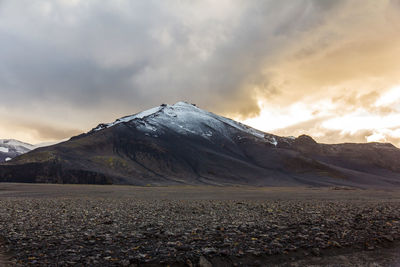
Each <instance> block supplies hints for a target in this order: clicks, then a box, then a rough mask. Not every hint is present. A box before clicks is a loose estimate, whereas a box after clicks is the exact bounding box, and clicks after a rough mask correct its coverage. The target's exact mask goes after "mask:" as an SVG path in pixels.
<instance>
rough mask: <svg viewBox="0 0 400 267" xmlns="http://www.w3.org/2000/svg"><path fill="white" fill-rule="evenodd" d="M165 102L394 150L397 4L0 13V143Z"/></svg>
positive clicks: (399, 93) (123, 1)
mask: <svg viewBox="0 0 400 267" xmlns="http://www.w3.org/2000/svg"><path fill="white" fill-rule="evenodd" d="M179 100H186V101H188V102H192V103H196V104H197V105H198V106H200V107H202V108H204V109H208V110H210V111H213V112H215V113H218V114H222V115H225V116H228V117H232V118H234V119H238V120H241V121H243V122H245V123H247V124H249V125H252V126H254V127H256V128H259V129H261V130H265V131H268V132H271V133H275V134H279V135H293V136H297V135H300V134H309V135H311V136H313V137H314V138H315V139H316V140H318V141H320V142H326V143H338V142H366V141H387V142H392V143H394V144H396V145H397V146H400V0H392V1H390V0H379V1H377V0H347V1H341V0H314V1H312V0H298V1H292V0H279V1H276V0H273V1H272V0H271V1H268V0H262V1H257V0H253V1H247V0H238V1H233V0H232V1H228V0H215V1H211V0H208V1H207V0H201V1H200V0H199V1H196V0H193V1H181V0H176V1H175V0H168V1H158V0H155V1H151V0H146V1H134V0H113V1H100V0H97V1H96V0H81V1H80V0H49V1H46V0H0V138H16V139H20V140H23V141H27V142H31V143H37V142H43V141H51V140H59V139H63V138H66V137H70V136H72V135H75V134H78V133H81V132H85V131H88V130H90V129H91V128H93V127H94V126H96V125H97V124H98V123H100V122H109V121H114V120H115V119H116V118H118V117H121V116H124V115H129V114H133V113H136V112H138V111H141V110H143V109H147V108H150V107H153V106H156V105H159V104H161V103H169V104H173V103H175V102H177V101H179Z"/></svg>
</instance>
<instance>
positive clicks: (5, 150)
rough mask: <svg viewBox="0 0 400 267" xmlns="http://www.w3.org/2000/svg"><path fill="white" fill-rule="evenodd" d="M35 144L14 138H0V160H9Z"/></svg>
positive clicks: (25, 151) (32, 147) (33, 147)
mask: <svg viewBox="0 0 400 267" xmlns="http://www.w3.org/2000/svg"><path fill="white" fill-rule="evenodd" d="M35 148H36V146H34V145H31V144H27V143H24V142H21V141H18V140H14V139H0V162H5V161H9V160H11V159H12V158H15V157H16V156H19V155H22V154H24V153H27V152H29V151H31V150H33V149H35Z"/></svg>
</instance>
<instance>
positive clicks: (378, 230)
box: [0, 184, 400, 266]
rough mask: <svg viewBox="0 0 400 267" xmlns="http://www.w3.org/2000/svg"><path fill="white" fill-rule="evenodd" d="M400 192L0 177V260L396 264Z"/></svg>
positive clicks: (21, 262)
mask: <svg viewBox="0 0 400 267" xmlns="http://www.w3.org/2000/svg"><path fill="white" fill-rule="evenodd" d="M399 240H400V194H399V191H396V190H391V191H388V190H359V189H351V190H350V189H349V188H320V189H316V188H251V187H205V186H204V187H187V186H186V187H130V186H90V185H37V184H0V265H10V266H100V265H102V266H167V265H170V266H400V245H399Z"/></svg>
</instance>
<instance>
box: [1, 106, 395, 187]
mask: <svg viewBox="0 0 400 267" xmlns="http://www.w3.org/2000/svg"><path fill="white" fill-rule="evenodd" d="M0 181H9V182H41V183H93V184H132V185H173V184H178V185H179V184H210V185H256V186H332V185H333V186H335V185H340V186H342V185H343V186H358V187H369V186H383V187H384V186H400V149H398V148H396V147H395V146H393V145H391V144H383V143H366V144H352V143H346V144H336V145H328V144H319V143H317V142H315V141H314V140H313V139H312V138H311V137H309V136H306V135H302V136H299V137H297V138H295V137H279V136H276V135H272V134H268V133H264V132H261V131H258V130H256V129H253V128H251V127H249V126H246V125H244V124H241V123H239V122H236V121H233V120H231V119H228V118H225V117H222V116H218V115H216V114H213V113H210V112H207V111H205V110H202V109H200V108H198V107H196V106H195V105H192V104H189V103H185V102H178V103H176V104H175V105H165V104H163V105H161V106H159V107H155V108H152V109H150V110H147V111H143V112H140V113H138V114H135V115H132V116H127V117H123V118H120V119H118V120H116V121H115V122H112V123H103V124H99V125H98V126H97V127H95V128H93V129H92V130H91V131H89V132H88V133H85V134H81V135H79V136H76V137H73V138H71V139H70V140H68V141H66V142H63V143H60V144H56V145H52V146H48V147H42V148H37V149H35V150H33V151H31V152H28V153H26V154H23V155H20V156H18V157H16V158H15V159H13V160H11V161H8V162H6V163H3V164H1V165H0Z"/></svg>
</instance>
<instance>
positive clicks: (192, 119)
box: [90, 102, 278, 146]
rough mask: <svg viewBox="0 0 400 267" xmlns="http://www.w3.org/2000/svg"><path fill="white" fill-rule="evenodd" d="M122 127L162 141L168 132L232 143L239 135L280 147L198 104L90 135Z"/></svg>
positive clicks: (142, 115)
mask: <svg viewBox="0 0 400 267" xmlns="http://www.w3.org/2000/svg"><path fill="white" fill-rule="evenodd" d="M120 123H131V124H134V125H135V126H136V128H139V129H141V130H143V131H144V132H146V135H151V136H153V137H156V138H157V137H159V136H160V135H162V134H163V132H164V131H165V130H166V129H168V130H172V131H174V132H177V133H179V134H185V135H198V136H202V137H203V138H206V139H212V137H213V136H214V135H217V136H224V137H226V138H229V139H231V138H232V137H233V136H234V135H235V134H237V133H238V132H241V133H245V134H249V135H252V136H253V137H255V138H260V139H263V140H266V141H267V142H269V143H271V144H273V145H275V146H276V145H277V144H278V141H277V139H276V138H275V136H274V135H270V134H266V133H264V132H262V131H259V130H256V129H254V128H251V127H249V126H247V125H244V124H242V123H240V122H237V121H234V120H231V119H228V118H225V117H222V116H219V115H216V114H214V113H211V112H208V111H205V110H203V109H200V108H198V107H197V106H196V105H194V104H189V103H186V102H178V103H176V104H174V105H167V104H162V105H160V106H158V107H154V108H151V109H149V110H145V111H142V112H139V113H137V114H134V115H131V116H126V117H122V118H120V119H117V120H116V121H114V122H112V123H103V124H99V125H98V126H97V127H96V128H94V129H92V130H91V131H90V133H92V132H97V131H101V130H103V129H107V128H110V127H113V126H116V125H118V124H120Z"/></svg>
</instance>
